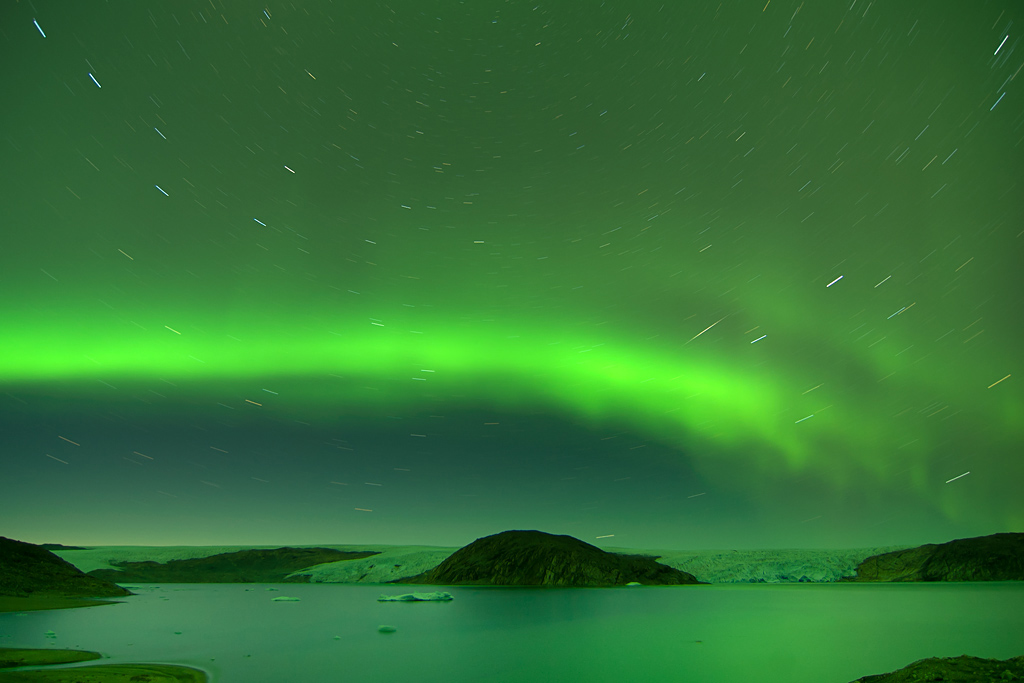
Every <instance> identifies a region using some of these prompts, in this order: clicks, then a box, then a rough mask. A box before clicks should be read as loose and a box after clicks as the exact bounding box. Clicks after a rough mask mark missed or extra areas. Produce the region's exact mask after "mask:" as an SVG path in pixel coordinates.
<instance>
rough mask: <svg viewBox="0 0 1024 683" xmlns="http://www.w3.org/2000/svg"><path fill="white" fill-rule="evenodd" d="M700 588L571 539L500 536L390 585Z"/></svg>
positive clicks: (642, 560)
mask: <svg viewBox="0 0 1024 683" xmlns="http://www.w3.org/2000/svg"><path fill="white" fill-rule="evenodd" d="M633 581H636V582H639V583H642V584H648V585H677V584H687V583H700V581H697V579H696V578H694V577H693V575H692V574H687V573H686V572H683V571H679V570H678V569H673V568H672V567H668V566H666V565H663V564H658V563H657V562H655V558H653V557H646V556H641V555H618V554H615V553H608V552H605V551H603V550H601V549H600V548H598V547H595V546H592V545H590V544H589V543H584V542H583V541H581V540H579V539H578V538H573V537H572V536H555V535H553V534H546V533H544V532H542V531H503V532H502V533H500V534H495V535H493V536H485V537H484V538H479V539H477V540H475V541H473V542H472V543H470V544H469V545H467V546H466V547H464V548H461V549H460V550H457V551H455V552H454V553H453V554H452V555H451V556H449V557H448V559H446V560H445V561H444V562H442V563H441V564H439V565H438V566H436V567H434V568H433V569H431V570H430V571H428V572H424V573H423V574H419V575H417V576H413V577H409V578H406V579H399V580H398V581H395V582H394V583H425V584H437V585H448V586H453V585H467V584H468V585H494V586H622V585H625V584H627V583H630V582H633Z"/></svg>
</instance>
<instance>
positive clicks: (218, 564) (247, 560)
mask: <svg viewBox="0 0 1024 683" xmlns="http://www.w3.org/2000/svg"><path fill="white" fill-rule="evenodd" d="M376 554H377V553H376V552H373V551H366V552H345V551H342V550H332V549H331V548H274V549H270V550H239V551H237V552H233V553H221V554H219V555H210V556H209V557H199V558H194V559H189V560H171V561H169V562H166V563H162V562H152V561H144V562H115V563H112V564H114V566H115V567H118V568H119V569H94V570H93V571H91V572H89V576H95V577H99V578H103V579H107V580H110V581H117V582H118V583H309V576H293V577H289V576H288V575H289V574H291V573H292V572H296V571H299V570H300V569H307V568H309V567H312V566H315V565H318V564H324V563H325V562H340V561H342V560H358V559H361V558H364V557H370V556H371V555H376Z"/></svg>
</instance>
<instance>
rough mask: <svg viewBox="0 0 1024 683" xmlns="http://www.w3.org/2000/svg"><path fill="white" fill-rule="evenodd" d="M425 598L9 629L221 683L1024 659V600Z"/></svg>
mask: <svg viewBox="0 0 1024 683" xmlns="http://www.w3.org/2000/svg"><path fill="white" fill-rule="evenodd" d="M268 588H276V589H277V591H271V590H268ZM412 588H413V587H410V586H407V587H397V586H366V585H340V584H275V585H269V584H257V585H252V584H212V585H210V584H207V585H197V584H163V585H159V586H157V585H155V584H142V585H139V586H133V587H132V590H133V591H134V592H136V593H138V595H136V596H133V597H129V598H127V599H126V601H125V603H124V604H120V605H110V606H102V607H91V608H84V609H73V610H53V611H46V612H28V613H21V614H16V613H7V614H0V646H5V647H61V648H82V649H86V650H96V651H99V652H102V653H104V654H105V655H109V657H110V660H111V661H148V662H165V663H172V664H187V665H190V666H195V667H198V668H202V669H205V670H206V671H208V672H209V673H210V674H211V676H212V678H213V680H214V681H218V682H219V683H260V682H263V681H267V682H276V681H281V682H291V681H362V682H363V683H367V682H371V683H372V682H375V681H417V683H427V682H432V681H437V682H438V683H441V682H444V683H453V682H457V681H474V682H480V681H502V682H507V683H519V682H522V683H526V682H530V683H537V682H538V681H587V682H588V683H593V682H599V681H607V682H609V683H622V682H623V681H642V680H671V681H694V682H701V683H718V682H721V683H730V682H733V681H736V682H739V681H743V682H744V683H749V681H753V680H785V681H787V682H788V683H803V682H806V683H812V682H813V683H828V682H833V681H834V682H835V683H845V682H847V681H852V680H854V679H856V678H858V677H860V676H864V675H867V674H871V673H882V672H885V671H891V670H893V669H897V668H899V667H902V666H905V665H907V664H909V663H911V662H913V661H915V660H918V659H922V658H925V657H935V656H942V657H949V656H956V655H961V654H971V655H974V656H978V657H996V658H999V659H1005V658H1007V657H1012V656H1016V655H1021V654H1024V584H1022V583H948V584H941V583H932V584H795V585H764V584H761V585H711V586H679V587H659V588H655V587H641V588H614V589H548V590H544V589H529V588H468V587H467V588H445V589H443V590H448V591H450V592H451V593H452V594H453V595H454V596H455V599H454V600H453V601H452V602H448V603H433V602H420V603H393V602H385V603H380V602H377V597H378V596H379V595H380V594H381V593H382V592H385V593H401V592H408V591H409V590H411V589H412ZM415 589H416V590H431V588H430V587H427V586H417V587H415ZM278 596H292V597H298V598H300V601H298V602H273V601H271V598H273V597H278ZM381 624H389V625H392V626H395V627H396V628H397V631H396V632H395V633H390V634H382V633H379V632H378V631H377V627H378V626H379V625H381ZM47 631H53V632H54V634H55V636H53V637H51V636H48V635H47V633H46V632H47ZM179 632H180V633H179Z"/></svg>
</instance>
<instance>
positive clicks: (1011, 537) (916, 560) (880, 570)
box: [844, 533, 1024, 581]
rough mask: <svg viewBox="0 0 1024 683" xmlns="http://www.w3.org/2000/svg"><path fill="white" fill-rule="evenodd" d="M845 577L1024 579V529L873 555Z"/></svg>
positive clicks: (960, 579)
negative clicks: (850, 575) (1013, 532)
mask: <svg viewBox="0 0 1024 683" xmlns="http://www.w3.org/2000/svg"><path fill="white" fill-rule="evenodd" d="M844 580H845V581H1024V533H1019V534H993V535H991V536H978V537H977V538H961V539H957V540H955V541H950V542H949V543H943V544H941V545H935V544H931V543H929V544H927V545H922V546H919V547H917V548H909V549H907V550H897V551H895V552H891V553H884V554H882V555H873V556H871V557H869V558H867V559H866V560H864V561H863V562H861V563H860V565H859V566H858V567H857V575H856V576H855V577H850V578H848V579H844Z"/></svg>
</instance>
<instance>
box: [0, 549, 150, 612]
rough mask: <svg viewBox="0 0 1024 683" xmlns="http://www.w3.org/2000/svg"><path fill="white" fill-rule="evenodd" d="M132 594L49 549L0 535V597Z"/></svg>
mask: <svg viewBox="0 0 1024 683" xmlns="http://www.w3.org/2000/svg"><path fill="white" fill-rule="evenodd" d="M121 595H132V593H131V591H128V590H125V589H124V588H121V587H120V586H116V585H114V584H113V583H111V582H110V581H105V580H103V579H100V578H97V577H94V576H88V575H86V574H83V573H82V572H81V571H79V570H78V569H77V568H76V567H75V566H74V565H72V564H71V563H69V562H66V561H64V560H62V559H60V558H59V557H57V556H56V555H54V554H53V553H51V552H50V551H49V550H45V549H43V548H40V547H39V546H37V545H33V544H31V543H23V542H21V541H15V540H13V539H10V538H4V537H3V536H0V596H9V597H16V598H26V597H32V598H41V597H59V598H69V597H85V596H88V597H113V596H121Z"/></svg>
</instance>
